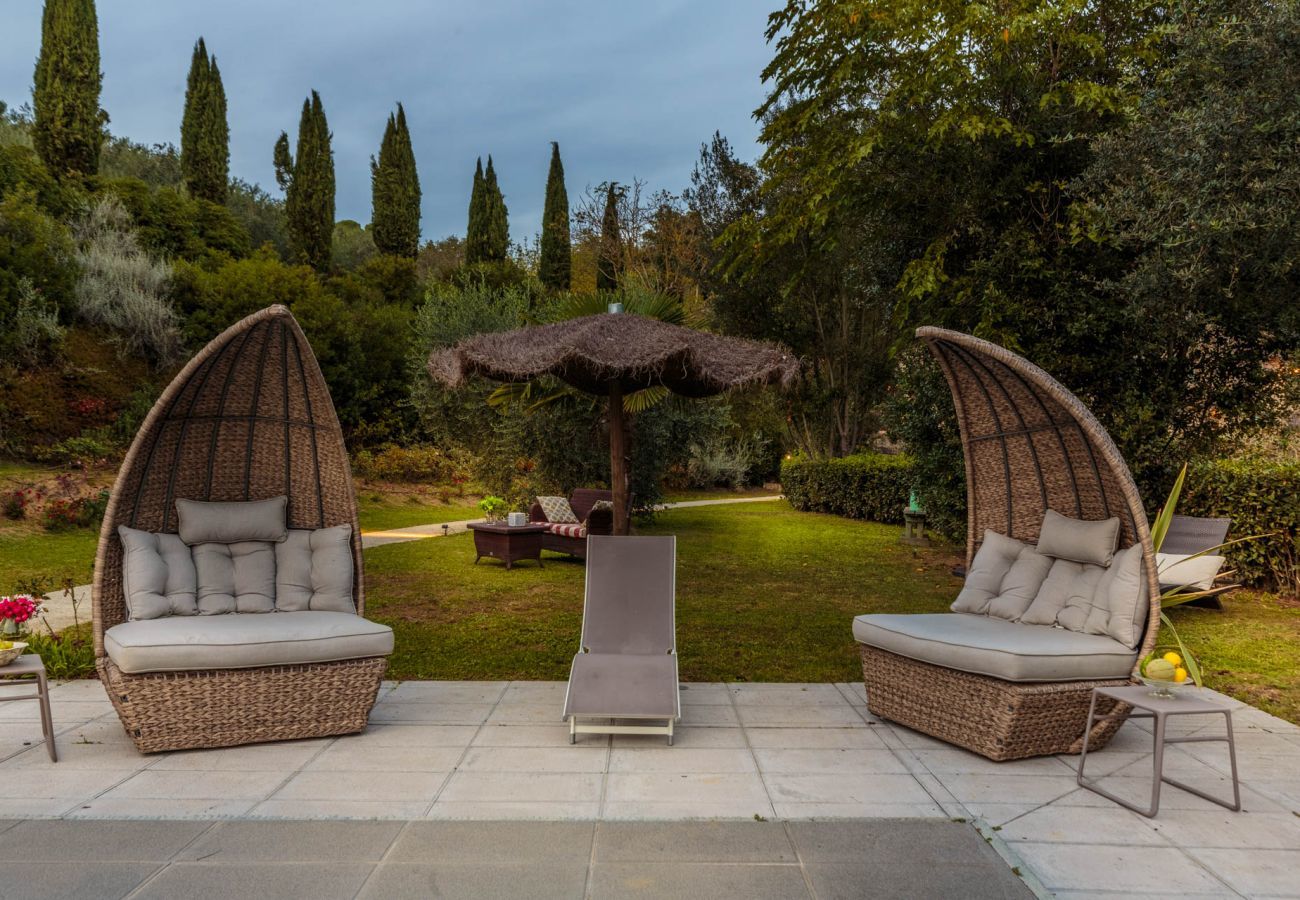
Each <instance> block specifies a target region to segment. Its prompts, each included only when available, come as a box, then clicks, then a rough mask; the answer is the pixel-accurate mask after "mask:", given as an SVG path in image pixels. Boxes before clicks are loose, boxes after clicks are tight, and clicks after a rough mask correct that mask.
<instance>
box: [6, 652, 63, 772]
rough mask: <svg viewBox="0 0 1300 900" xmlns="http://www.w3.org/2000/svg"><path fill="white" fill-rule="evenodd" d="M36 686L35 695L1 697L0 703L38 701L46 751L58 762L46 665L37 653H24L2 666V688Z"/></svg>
mask: <svg viewBox="0 0 1300 900" xmlns="http://www.w3.org/2000/svg"><path fill="white" fill-rule="evenodd" d="M32 684H35V685H36V693H34V694H18V695H17V696H12V697H11V696H7V695H0V703H4V702H7V701H10V700H36V701H38V702H39V703H40V707H41V733H42V734H44V735H45V749H46V750H48V751H49V752H50V761H51V762H58V761H59V754H58V751H57V750H56V749H55V748H54V717H53V716H51V715H50V685H49V682H48V681H46V680H45V663H43V662H41V658H40V657H39V656H37V655H36V654H35V653H24V654H23V655H22V656H20V657H18V658H17V659H16V660H14V661H13V662H11V663H10V664H9V665H7V666H0V688H12V687H19V686H27V685H32Z"/></svg>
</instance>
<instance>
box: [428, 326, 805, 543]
mask: <svg viewBox="0 0 1300 900" xmlns="http://www.w3.org/2000/svg"><path fill="white" fill-rule="evenodd" d="M798 371H799V364H798V362H797V361H796V360H795V358H794V357H793V356H792V355H791V354H790V353H789V352H788V351H786V350H784V349H782V348H781V347H777V346H775V345H773V344H765V343H761V342H759V341H750V340H742V339H740V338H733V337H725V336H723V335H718V334H708V333H707V332H703V331H695V330H693V329H690V328H683V327H682V326H680V325H672V324H669V323H667V322H662V321H659V320H658V319H651V318H647V317H645V316H639V315H635V314H633V313H622V312H608V313H600V314H598V315H590V316H582V317H580V318H576V319H568V320H566V321H562V322H554V323H552V324H549V325H536V326H530V327H527V328H517V329H515V330H513V331H501V332H494V333H491V334H480V335H475V336H474V337H471V338H466V339H465V340H463V341H461V342H460V343H459V344H457V345H456V346H455V347H452V348H450V349H447V350H440V351H436V352H435V353H434V354H433V355H432V356H431V357H430V359H429V374H430V375H432V376H433V377H434V378H435V379H437V380H438V381H441V382H442V383H444V384H446V385H448V386H449V387H459V386H460V385H462V384H464V383H465V381H466V379H468V378H469V377H470V376H472V375H482V376H484V377H486V378H490V379H493V380H494V381H507V382H520V381H531V380H533V379H534V378H538V377H541V376H543V375H553V376H555V377H556V378H559V379H560V380H561V381H563V382H565V383H567V384H570V385H572V386H573V387H575V388H578V389H579V390H582V391H586V392H587V393H589V394H597V395H602V396H606V397H608V398H609V469H610V488H611V489H612V490H613V493H614V533H615V534H627V533H628V478H627V456H626V446H627V420H626V418H625V416H624V414H623V397H624V395H626V394H630V393H632V392H634V391H640V390H644V389H646V388H650V387H665V388H667V389H668V390H670V391H672V392H673V393H675V394H681V395H682V396H684V397H710V396H712V395H714V394H721V393H723V392H725V391H730V390H734V389H736V388H742V387H748V386H750V385H757V384H777V383H779V384H782V385H788V384H790V383H791V382H792V381H793V380H794V378H795V375H796V374H797V373H798Z"/></svg>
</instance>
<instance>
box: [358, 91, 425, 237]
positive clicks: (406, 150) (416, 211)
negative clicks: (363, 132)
mask: <svg viewBox="0 0 1300 900" xmlns="http://www.w3.org/2000/svg"><path fill="white" fill-rule="evenodd" d="M370 183H371V194H372V199H373V211H372V213H371V222H372V223H373V225H374V239H375V246H376V247H377V248H378V249H379V252H380V253H387V254H390V255H393V256H406V257H409V258H411V259H414V258H415V257H416V254H417V253H418V252H419V249H420V176H419V174H418V173H417V172H416V169H415V151H414V150H413V149H412V147H411V133H410V131H409V130H408V129H407V127H406V111H405V110H403V109H402V104H400V103H399V104H397V115H396V116H392V115H390V116H389V117H388V126H387V127H386V128H385V129H384V140H383V143H382V144H381V145H380V148H379V159H378V160H375V159H373V158H372V159H371V160H370Z"/></svg>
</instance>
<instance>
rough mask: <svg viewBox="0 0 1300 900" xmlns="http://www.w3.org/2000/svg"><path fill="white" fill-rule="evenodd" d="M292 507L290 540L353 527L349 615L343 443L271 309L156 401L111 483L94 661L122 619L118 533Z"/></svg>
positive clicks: (348, 479) (291, 329)
mask: <svg viewBox="0 0 1300 900" xmlns="http://www.w3.org/2000/svg"><path fill="white" fill-rule="evenodd" d="M282 494H283V495H286V496H287V497H288V498H289V503H288V520H289V527H290V528H324V527H328V526H333V525H343V524H349V525H351V526H352V545H353V546H352V555H353V571H354V573H355V574H354V579H355V582H354V585H353V591H354V593H353V596H354V597H355V598H356V603H357V612H358V613H359V614H360V613H363V612H364V595H363V591H362V585H363V581H362V560H361V536H360V531H359V530H358V525H357V508H356V499H355V496H354V494H353V489H352V475H351V470H350V468H349V464H348V457H347V452H346V449H345V447H344V444H343V433H342V431H341V429H340V428H339V421H338V416H337V415H336V414H335V412H334V404H333V402H332V401H331V399H330V395H329V390H328V388H327V387H326V385H325V379H324V377H323V376H322V375H321V371H320V366H319V364H318V363H317V361H316V356H315V354H313V353H312V350H311V346H310V345H309V344H308V343H307V338H306V336H305V335H303V333H302V329H301V328H299V327H298V323H297V321H296V320H295V319H294V318H293V315H292V314H291V313H290V312H289V310H288V309H287V308H285V307H283V306H272V307H270V308H268V309H265V310H262V311H261V312H258V313H255V314H254V315H251V316H249V317H248V318H246V319H244V320H243V321H241V322H239V323H238V324H236V325H233V326H231V327H230V328H229V329H227V330H226V331H225V332H223V333H222V334H221V335H219V336H218V337H217V338H215V339H214V340H213V341H212V343H210V344H209V345H208V346H207V347H206V348H204V349H203V350H202V351H201V352H200V353H199V354H198V355H197V356H195V357H194V359H193V360H191V361H190V363H189V364H188V365H187V366H185V368H184V369H183V370H182V371H181V372H180V374H179V375H177V376H176V378H175V380H173V381H172V383H171V385H170V386H168V388H167V390H166V391H164V392H163V394H162V396H161V397H159V399H158V402H157V403H156V404H155V405H154V408H153V410H152V411H151V412H150V413H149V415H148V417H147V418H146V419H145V421H144V425H143V426H142V427H141V429H140V433H139V434H138V435H137V436H136V438H135V441H134V442H133V443H132V444H131V449H130V451H129V452H128V453H127V455H126V459H125V460H124V462H123V463H122V468H121V470H120V471H119V473H118V477H117V483H116V484H115V486H114V488H113V492H112V496H111V497H110V499H109V503H108V509H107V512H106V513H105V515H104V524H103V527H102V529H101V531H100V537H99V551H98V553H97V555H96V559H95V579H94V592H93V595H92V606H93V615H94V635H95V654H96V656H97V657H102V656H103V655H104V632H105V631H106V630H107V629H109V628H111V627H112V626H114V625H116V624H118V623H119V622H122V621H124V620H125V619H126V603H125V600H124V597H123V593H122V542H121V540H120V539H119V537H118V534H117V527H118V526H119V525H126V526H129V527H131V528H139V529H142V530H144V531H154V532H160V531H167V532H175V531H176V530H177V522H176V499H177V498H185V499H191V500H262V499H266V498H268V497H275V496H279V495H282Z"/></svg>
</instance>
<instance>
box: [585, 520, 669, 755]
mask: <svg viewBox="0 0 1300 900" xmlns="http://www.w3.org/2000/svg"><path fill="white" fill-rule="evenodd" d="M676 599H677V539H676V538H674V537H618V536H613V535H592V536H590V537H589V538H588V544H587V588H586V599H585V601H584V603H583V608H582V643H581V647H580V649H579V651H578V654H577V655H576V656H574V657H573V668H572V669H571V670H570V673H569V689H568V691H567V692H566V693H565V696H564V718H565V719H566V720H567V721H568V723H569V743H576V742H577V739H578V735H579V734H662V735H666V736H667V737H668V743H669V745H671V744H672V742H673V723H674V722H676V721H677V719H679V718H680V717H681V702H680V698H679V696H678V690H677V633H676V632H677V629H676V623H675V617H676V612H675V606H676ZM592 719H596V720H617V719H634V720H646V721H645V722H644V724H642V723H641V722H638V723H637V724H634V725H628V724H623V725H620V724H617V723H616V722H613V721H597V722H592V721H581V722H580V721H579V720H592ZM659 722H662V723H663V724H658V723H659ZM652 723H653V724H652Z"/></svg>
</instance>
